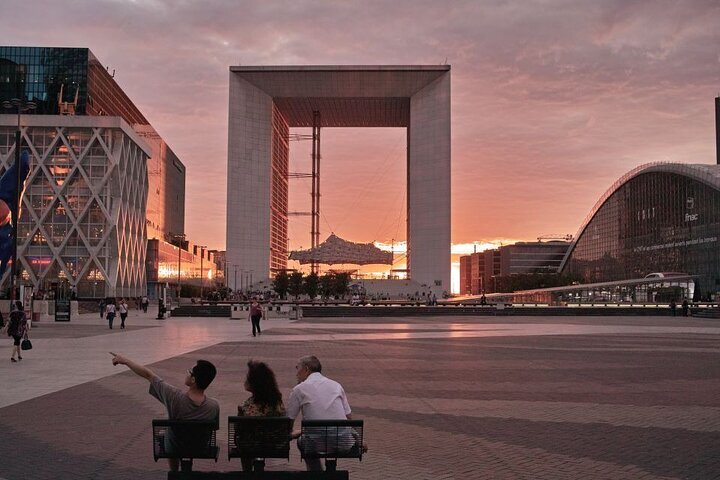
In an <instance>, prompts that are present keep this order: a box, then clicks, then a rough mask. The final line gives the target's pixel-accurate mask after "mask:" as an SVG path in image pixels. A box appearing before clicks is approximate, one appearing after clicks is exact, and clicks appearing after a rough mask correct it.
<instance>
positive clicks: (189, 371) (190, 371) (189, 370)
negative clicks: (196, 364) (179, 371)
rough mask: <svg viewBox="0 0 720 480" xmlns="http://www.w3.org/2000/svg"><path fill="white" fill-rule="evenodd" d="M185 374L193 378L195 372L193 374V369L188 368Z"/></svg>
mask: <svg viewBox="0 0 720 480" xmlns="http://www.w3.org/2000/svg"><path fill="white" fill-rule="evenodd" d="M187 373H188V375H190V376H191V377H194V376H195V372H193V369H192V368H188V371H187Z"/></svg>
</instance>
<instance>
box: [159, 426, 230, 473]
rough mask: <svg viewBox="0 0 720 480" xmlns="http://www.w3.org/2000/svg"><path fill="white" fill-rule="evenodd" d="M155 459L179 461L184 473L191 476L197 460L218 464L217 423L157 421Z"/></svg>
mask: <svg viewBox="0 0 720 480" xmlns="http://www.w3.org/2000/svg"><path fill="white" fill-rule="evenodd" d="M152 429H153V457H154V458H155V461H156V462H157V461H158V459H160V458H177V459H179V460H180V467H181V470H182V471H183V472H191V471H192V464H193V460H194V459H196V458H208V459H213V460H215V461H216V462H217V459H218V456H219V454H220V449H219V448H218V446H217V435H216V430H217V429H218V422H217V421H201V420H153V421H152Z"/></svg>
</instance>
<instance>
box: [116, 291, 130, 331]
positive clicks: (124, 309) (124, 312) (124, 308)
mask: <svg viewBox="0 0 720 480" xmlns="http://www.w3.org/2000/svg"><path fill="white" fill-rule="evenodd" d="M118 311H119V312H120V328H121V329H122V330H124V329H125V319H126V318H127V316H128V304H127V302H126V301H125V299H124V298H121V299H120V304H119V305H118Z"/></svg>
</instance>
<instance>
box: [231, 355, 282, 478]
mask: <svg viewBox="0 0 720 480" xmlns="http://www.w3.org/2000/svg"><path fill="white" fill-rule="evenodd" d="M247 366H248V371H247V376H246V377H245V390H247V391H248V392H250V393H251V394H252V395H251V396H250V398H248V399H247V400H245V402H243V404H242V405H238V416H248V417H283V416H285V405H283V401H282V394H281V393H280V389H279V388H278V384H277V380H276V379H275V372H273V371H272V369H271V368H270V367H268V365H267V364H266V363H265V362H256V361H254V360H249V361H248V363H247ZM240 460H241V461H242V467H243V470H245V471H252V465H253V459H252V458H250V457H242V458H241V459H240Z"/></svg>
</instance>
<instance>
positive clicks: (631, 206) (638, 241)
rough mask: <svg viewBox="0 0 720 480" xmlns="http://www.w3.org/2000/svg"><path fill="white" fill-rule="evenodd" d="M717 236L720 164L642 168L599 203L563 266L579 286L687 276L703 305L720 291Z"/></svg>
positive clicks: (581, 230)
mask: <svg viewBox="0 0 720 480" xmlns="http://www.w3.org/2000/svg"><path fill="white" fill-rule="evenodd" d="M719 237H720V165H687V164H669V163H668V164H661V163H658V164H649V165H643V166H641V167H638V168H636V169H634V170H632V171H631V172H629V173H627V174H626V175H624V176H623V177H622V178H620V179H619V180H618V181H617V182H615V184H614V185H613V186H612V187H611V188H610V189H609V190H608V191H607V192H605V194H604V195H603V196H602V197H601V198H600V200H599V201H598V202H597V204H596V205H595V207H594V208H593V209H592V211H591V212H590V214H589V215H588V216H587V218H586V220H585V221H584V222H583V225H582V227H581V228H580V230H579V233H578V234H577V235H576V237H575V241H574V242H573V243H572V246H571V248H570V250H569V251H568V254H567V255H566V256H565V259H564V261H563V266H562V267H561V268H562V271H563V273H568V274H573V275H579V276H581V277H582V278H583V282H584V283H594V282H608V281H616V280H625V279H637V278H643V277H645V276H647V275H649V274H652V273H662V272H677V273H684V274H689V275H692V276H693V277H694V278H695V297H696V299H703V300H704V299H709V298H710V297H711V296H713V295H715V294H716V292H718V291H719V290H720V248H719V246H720V245H719V244H718V238H719Z"/></svg>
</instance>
